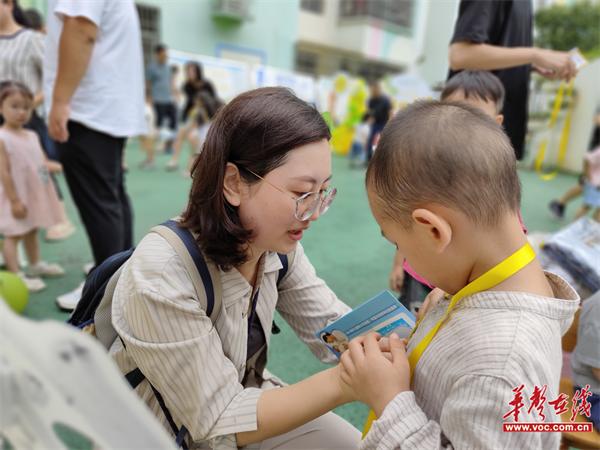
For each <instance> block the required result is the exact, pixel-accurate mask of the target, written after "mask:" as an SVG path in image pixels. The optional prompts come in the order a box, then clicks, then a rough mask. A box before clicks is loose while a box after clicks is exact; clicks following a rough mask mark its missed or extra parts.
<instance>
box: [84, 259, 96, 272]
mask: <svg viewBox="0 0 600 450" xmlns="http://www.w3.org/2000/svg"><path fill="white" fill-rule="evenodd" d="M95 266H96V264H94V263H91V262H90V263H85V264H84V265H83V273H84V274H86V275H87V274H89V273H90V272H91V271H92V269H93V268H94V267H95Z"/></svg>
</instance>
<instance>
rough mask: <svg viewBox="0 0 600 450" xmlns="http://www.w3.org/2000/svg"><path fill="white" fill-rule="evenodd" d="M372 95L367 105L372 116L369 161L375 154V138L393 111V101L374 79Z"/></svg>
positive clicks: (369, 114) (368, 148)
mask: <svg viewBox="0 0 600 450" xmlns="http://www.w3.org/2000/svg"><path fill="white" fill-rule="evenodd" d="M370 89H371V97H369V103H368V105H367V109H368V110H367V115H368V117H370V118H372V119H373V120H372V122H371V132H370V133H369V139H368V141H367V161H370V160H371V157H372V156H373V143H374V141H375V138H376V137H377V135H378V134H379V133H381V131H382V130H383V127H385V124H386V123H387V121H388V120H389V118H390V113H391V111H392V103H391V102H390V99H389V98H388V97H387V96H386V95H385V94H384V93H383V92H382V91H381V86H380V85H379V82H377V81H374V82H372V83H371V84H370Z"/></svg>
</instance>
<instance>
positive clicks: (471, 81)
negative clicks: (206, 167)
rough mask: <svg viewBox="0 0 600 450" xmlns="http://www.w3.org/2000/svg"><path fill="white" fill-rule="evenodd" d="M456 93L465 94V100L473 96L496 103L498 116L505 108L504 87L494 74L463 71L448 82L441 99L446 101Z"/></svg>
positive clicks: (483, 71)
mask: <svg viewBox="0 0 600 450" xmlns="http://www.w3.org/2000/svg"><path fill="white" fill-rule="evenodd" d="M456 91H462V92H464V94H465V98H469V97H471V96H473V97H478V98H480V99H481V100H484V101H492V102H494V103H495V104H496V112H497V113H498V114H499V113H500V111H502V107H503V106H504V95H505V92H504V86H503V85H502V82H501V81H500V79H499V78H498V77H497V76H496V75H494V74H493V73H492V72H487V71H485V70H463V71H462V72H459V73H457V74H456V75H454V76H453V77H452V78H450V79H449V80H448V82H447V83H446V86H445V87H444V90H443V91H442V95H441V97H440V98H441V99H442V100H445V99H447V98H448V97H450V96H451V95H452V94H454V93H455V92H456Z"/></svg>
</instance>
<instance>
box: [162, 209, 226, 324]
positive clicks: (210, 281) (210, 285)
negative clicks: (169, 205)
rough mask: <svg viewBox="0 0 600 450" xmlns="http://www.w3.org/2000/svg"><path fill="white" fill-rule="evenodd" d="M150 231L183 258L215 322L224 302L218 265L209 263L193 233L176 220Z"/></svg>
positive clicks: (196, 289)
mask: <svg viewBox="0 0 600 450" xmlns="http://www.w3.org/2000/svg"><path fill="white" fill-rule="evenodd" d="M150 231H151V232H154V233H157V234H159V235H160V236H162V237H163V238H164V239H165V240H166V241H167V242H168V243H169V244H170V245H171V247H173V249H174V250H175V252H176V253H177V255H178V256H179V257H180V258H181V260H182V261H183V264H184V266H185V268H186V270H187V273H188V274H189V275H190V278H191V279H192V283H193V284H194V289H195V291H196V294H197V296H198V299H202V298H204V297H206V305H204V306H205V311H206V315H207V316H208V317H209V318H210V320H211V321H212V323H213V324H214V323H215V322H216V321H217V319H218V317H219V315H220V313H221V306H222V303H223V301H222V286H221V280H220V274H219V270H218V269H217V267H216V266H215V265H214V264H207V262H206V260H205V259H204V256H202V252H201V251H200V249H199V248H198V244H197V243H196V240H195V239H194V236H193V235H192V233H190V231H189V230H187V229H186V228H182V227H181V226H179V223H177V222H176V221H174V220H168V221H166V222H164V223H162V224H161V225H158V226H155V227H154V228H152V229H151V230H150ZM204 293H205V295H204Z"/></svg>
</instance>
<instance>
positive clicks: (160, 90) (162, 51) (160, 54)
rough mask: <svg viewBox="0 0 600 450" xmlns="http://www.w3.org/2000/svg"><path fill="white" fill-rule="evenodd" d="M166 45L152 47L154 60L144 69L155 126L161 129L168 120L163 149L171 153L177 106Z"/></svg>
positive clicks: (175, 128)
mask: <svg viewBox="0 0 600 450" xmlns="http://www.w3.org/2000/svg"><path fill="white" fill-rule="evenodd" d="M167 60H168V54H167V47H166V46H165V45H164V44H158V45H157V46H156V47H154V61H153V62H151V63H150V65H149V66H148V69H147V70H146V83H147V87H148V89H149V92H150V95H151V97H152V104H153V106H154V113H155V118H156V128H157V129H158V130H160V129H161V127H162V125H163V122H164V121H165V120H167V121H168V122H169V129H170V130H171V136H170V137H169V138H168V139H167V140H166V142H165V151H166V152H167V153H172V150H173V140H174V137H175V133H176V131H177V107H176V105H175V100H174V98H173V89H172V81H171V78H172V76H173V73H172V71H171V66H169V64H167Z"/></svg>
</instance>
